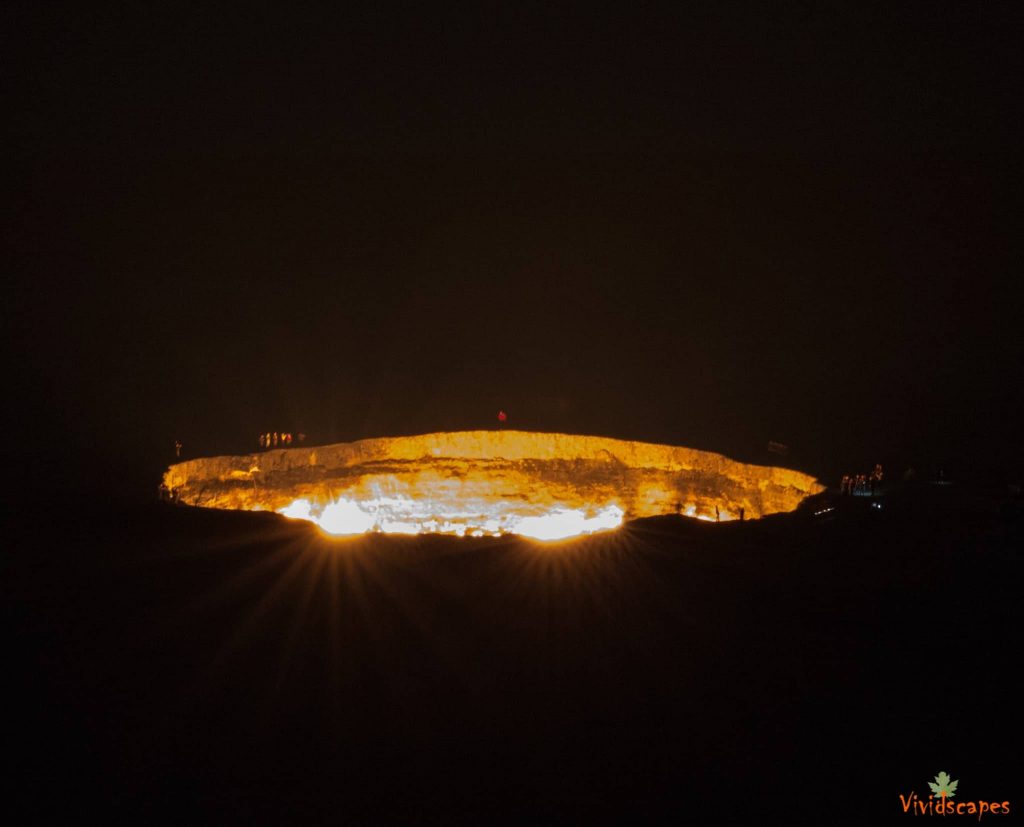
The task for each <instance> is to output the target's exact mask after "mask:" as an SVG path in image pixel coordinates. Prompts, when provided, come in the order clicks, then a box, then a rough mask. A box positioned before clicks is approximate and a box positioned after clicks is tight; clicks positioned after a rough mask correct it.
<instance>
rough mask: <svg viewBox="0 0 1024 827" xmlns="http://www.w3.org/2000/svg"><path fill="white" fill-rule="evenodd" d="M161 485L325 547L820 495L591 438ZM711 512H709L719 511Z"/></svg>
mask: <svg viewBox="0 0 1024 827" xmlns="http://www.w3.org/2000/svg"><path fill="white" fill-rule="evenodd" d="M164 483H165V484H166V485H167V487H168V488H170V489H171V490H173V491H175V492H176V493H177V496H178V498H179V499H180V501H181V502H183V503H186V504H188V505H196V506H202V507H204V508H226V509H242V510H248V511H276V512H278V513H283V514H285V515H286V516H290V517H297V518H301V519H308V520H312V521H314V522H317V523H318V524H320V525H321V527H322V528H323V529H324V530H325V531H328V532H329V533H333V534H358V533H364V532H366V531H384V532H394V533H403V534H417V533H426V532H439V533H447V534H458V535H460V536H461V535H464V534H470V535H474V536H481V535H485V534H487V535H499V534H523V535H527V536H533V537H538V538H541V539H555V538H558V537H566V536H572V535H576V534H582V533H590V532H592V531H598V530H602V529H608V528H614V527H615V526H617V525H619V524H620V523H621V522H622V520H624V519H626V520H628V519H635V518H638V517H653V516H657V515H659V514H674V513H677V512H681V513H683V514H686V515H688V516H691V517H698V518H701V519H708V520H715V519H716V518H717V519H720V520H723V521H724V520H735V519H738V518H739V515H740V509H743V510H744V513H745V516H746V517H747V518H748V519H754V518H757V517H762V516H764V515H766V514H773V513H777V512H782V511H792V510H793V509H794V508H796V507H797V505H799V503H800V501H801V500H803V499H804V498H805V497H807V496H810V495H812V494H817V493H818V492H820V491H822V490H824V489H823V486H822V485H821V484H820V483H818V481H817V480H815V479H814V478H813V477H811V476H808V475H807V474H803V473H801V472H799V471H792V470H790V469H788V468H775V467H769V466H762V465H746V464H744V463H740V462H734V461H733V460H730V459H728V458H726V457H724V456H722V455H721V454H714V453H710V452H707V451H697V450H694V449H692V448H677V447H673V446H670V445H654V444H651V443H646V442H628V441H625V440H619V439H607V438H605V437H595V436H572V435H568V434H544V433H531V432H526V431H461V432H453V433H438V434H424V435H422V436H411V437H392V438H383V439H363V440H359V441H358V442H351V443H338V444H335V445H321V446H316V447H308V448H307V447H302V448H286V449H280V450H273V451H266V452H261V453H257V454H249V455H246V456H238V457H209V458H205V459H194V460H190V461H188V462H182V463H179V464H177V465H172V466H171V467H170V468H169V469H168V470H167V472H166V474H165V475H164ZM716 508H717V512H716Z"/></svg>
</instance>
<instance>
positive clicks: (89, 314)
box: [3, 2, 1024, 495]
mask: <svg viewBox="0 0 1024 827" xmlns="http://www.w3.org/2000/svg"><path fill="white" fill-rule="evenodd" d="M40 5H42V6H44V7H43V8H37V6H40ZM153 5H155V4H143V6H142V7H141V8H140V7H139V6H138V5H137V4H125V5H123V6H108V7H106V9H105V10H103V11H99V10H97V9H96V8H88V7H85V6H81V5H79V6H76V7H74V8H64V9H61V8H60V7H58V6H57V5H50V4H21V5H18V4H11V5H8V6H6V7H5V12H4V26H3V29H4V31H5V41H6V42H5V43H4V49H3V53H4V55H5V57H4V61H3V62H4V77H5V92H6V94H5V99H6V100H7V107H6V109H7V114H8V115H10V116H12V117H11V120H10V125H9V127H8V138H9V144H10V147H9V149H8V150H7V151H6V152H5V156H6V158H7V161H8V165H7V166H8V169H7V172H6V174H5V181H6V190H7V194H6V197H5V199H4V204H5V207H6V220H5V221H4V227H5V229H4V246H5V248H6V252H5V256H4V259H5V269H6V270H7V271H8V272H7V277H6V278H5V282H6V284H7V286H6V287H5V289H4V294H5V295H4V302H3V337H4V362H5V364H4V371H5V379H6V381H5V385H6V388H7V392H5V394H4V396H5V403H4V404H5V408H6V409H7V413H8V421H9V425H8V428H7V433H8V435H9V438H8V439H6V440H4V443H5V444H4V449H3V450H4V454H5V456H4V460H5V462H13V461H21V460H23V459H25V458H26V457H27V456H29V455H31V456H34V457H35V458H36V460H37V463H36V464H37V465H38V467H39V468H43V469H46V470H45V472H43V473H49V472H50V470H52V469H53V468H54V467H55V466H58V467H60V469H61V473H62V478H66V479H68V480H69V481H70V482H71V483H72V484H80V483H83V482H84V483H86V484H89V485H97V484H100V485H107V484H108V483H109V482H110V481H111V480H118V479H121V480H124V483H123V486H122V491H121V493H124V489H125V488H126V487H129V486H132V485H139V486H142V485H146V486H149V485H150V484H151V483H152V484H155V479H156V477H155V474H156V473H157V472H158V471H159V470H160V468H161V467H162V466H163V465H164V464H166V462H168V461H169V460H170V458H171V454H172V452H171V451H170V448H169V446H170V445H172V444H173V441H174V440H175V438H180V439H181V440H182V441H183V442H184V443H185V445H186V452H187V453H188V454H190V455H196V454H210V453H229V452H236V451H241V450H248V449H250V448H254V447H255V444H256V436H257V434H258V433H259V432H260V431H262V430H268V429H279V430H285V429H287V430H293V431H299V430H302V431H305V432H306V433H307V434H309V435H310V437H311V438H312V439H313V440H315V441H318V442H320V441H324V442H326V441H336V440H351V439H358V438H362V437H371V436H380V435H390V434H400V433H417V432H424V431H430V430H455V429H465V428H477V427H491V426H493V425H495V424H496V421H495V413H496V411H497V410H498V409H499V408H504V409H505V410H507V411H508V412H509V414H510V419H511V422H510V424H512V425H514V426H518V427H523V428H529V429H541V430H558V431H565V432H575V433H595V434H602V435H606V436H614V437H621V438H637V439H645V440H651V441H662V442H670V443H674V444H683V445H689V446H692V447H697V448H705V449H711V450H718V451H722V452H725V453H728V454H730V455H732V456H734V457H736V458H738V459H743V460H748V461H755V462H767V461H769V460H770V456H771V455H768V454H766V453H765V444H766V443H767V441H768V440H777V441H782V442H785V443H787V444H789V445H790V446H791V455H790V458H789V462H790V463H791V464H792V465H795V466H797V467H800V468H802V469H804V470H808V471H811V472H812V473H816V474H819V475H822V476H823V477H824V478H826V479H827V480H828V481H830V482H831V481H833V480H832V477H833V476H834V475H835V474H837V473H839V472H842V471H844V470H854V469H858V470H859V469H866V468H869V467H870V466H871V465H872V464H873V463H874V462H875V461H877V460H881V461H883V462H886V463H889V466H890V468H893V469H896V468H897V467H899V468H900V469H901V468H903V467H906V466H907V465H908V464H914V465H916V466H917V467H919V468H922V469H927V468H934V467H938V466H946V467H949V468H951V469H954V470H955V471H956V472H957V473H962V474H970V473H991V472H996V473H1000V474H1004V473H1007V472H1008V473H1015V474H1017V475H1019V473H1020V471H1019V469H1020V467H1021V462H1022V458H1024V441H1022V439H1021V436H1020V421H1021V417H1020V406H1021V402H1022V401H1024V400H1022V397H1024V394H1022V391H1021V387H1020V385H1021V383H1020V367H1019V366H1020V364H1021V361H1022V355H1024V354H1022V352H1021V351H1022V347H1021V336H1020V329H1021V324H1020V323H1021V315H1022V314H1021V305H1020V302H1019V300H1018V299H1017V298H1016V296H1015V295H1014V291H1013V288H1014V284H1013V282H1014V281H1015V280H1016V279H1018V278H1019V274H1020V257H1019V250H1018V246H1017V241H1018V238H1019V229H1018V224H1019V216H1020V214H1021V212H1020V207H1021V199H1020V184H1021V178H1022V176H1021V163H1020V155H1019V144H1020V141H1019V137H1020V136H1019V121H1020V111H1019V108H1020V107H1019V95H1020V89H1021V79H1022V71H1021V70H1022V63H1021V58H1020V42H1021V41H1020V37H1019V35H1020V30H1021V27H1020V16H1021V14H1020V11H1019V6H1018V5H1017V4H1013V3H994V2H992V3H983V4H979V3H961V4H955V5H954V4H950V5H946V4H927V5H920V4H913V5H910V4H908V5H907V6H906V7H905V8H903V9H902V10H900V9H893V8H892V7H891V4H868V3H857V4H852V5H853V7H852V8H851V9H849V10H846V11H840V10H837V9H834V8H833V9H830V10H828V11H825V10H824V7H820V6H818V4H807V6H806V7H804V8H801V7H800V6H799V4H797V5H794V6H790V7H789V8H788V11H786V12H785V13H784V14H783V13H779V12H777V11H776V10H775V9H774V8H773V9H772V11H771V13H770V14H769V13H767V12H762V13H760V14H752V13H749V12H748V11H740V10H739V7H735V8H734V7H732V6H729V5H728V4H723V3H713V4H708V6H707V7H698V6H695V5H688V6H687V8H686V9H684V10H678V9H675V10H673V12H672V14H671V16H670V15H668V14H666V13H665V12H664V11H663V10H661V9H658V8H656V7H653V6H643V5H640V6H630V8H629V11H628V12H624V13H623V14H622V16H620V17H617V18H613V17H597V16H595V14H594V12H593V9H591V10H589V11H588V12H587V13H586V14H569V13H558V12H554V11H551V10H549V9H547V8H543V7H537V8H536V9H533V10H532V11H526V10H524V7H523V6H522V5H521V4H519V5H517V6H516V7H515V10H514V11H510V10H507V9H506V10H502V9H499V8H498V7H493V6H492V7H488V8H487V9H486V10H485V11H475V12H470V11H468V10H466V9H464V8H456V7H455V6H450V7H449V10H442V9H441V8H440V6H439V7H438V8H437V9H434V10H433V11H432V12H430V13H421V14H420V15H418V16H416V17H400V16H387V15H384V14H382V13H381V12H380V11H379V10H374V8H375V7H371V6H367V7H366V8H358V7H357V6H355V5H348V4H346V5H345V10H344V11H340V12H339V11H337V10H335V12H334V13H333V16H331V17H329V18H328V17H326V16H317V15H314V14H311V13H302V12H295V11H293V10H291V9H290V8H288V7H285V6H282V5H280V4H274V5H257V6H253V7H251V8H250V9H249V10H248V11H247V12H245V13H240V14H236V15H228V14H218V15H215V14H214V13H213V12H211V11H210V10H209V9H208V8H207V6H206V5H205V4H186V3H181V4H177V3H163V4H159V8H158V9H154V8H152V6H153ZM446 5H447V4H446ZM742 8H744V9H745V8H748V6H747V5H746V4H744V6H743V7H742ZM1015 230H1016V232H1015ZM101 454H102V459H99V460H98V459H97V456H98V455H101ZM86 468H89V469H90V470H89V471H88V472H84V471H83V469H86ZM146 493H147V495H148V493H149V489H148V488H147V489H146Z"/></svg>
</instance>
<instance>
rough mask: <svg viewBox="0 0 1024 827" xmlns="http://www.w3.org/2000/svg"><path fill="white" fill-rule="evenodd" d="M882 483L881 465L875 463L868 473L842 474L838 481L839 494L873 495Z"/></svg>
mask: <svg viewBox="0 0 1024 827" xmlns="http://www.w3.org/2000/svg"><path fill="white" fill-rule="evenodd" d="M881 484H882V466H881V465H876V466H875V470H874V471H872V472H871V473H870V474H843V478H842V480H841V481H840V482H839V493H840V494H851V495H852V494H855V495H857V496H859V497H873V496H875V491H876V489H878V488H880V487H881Z"/></svg>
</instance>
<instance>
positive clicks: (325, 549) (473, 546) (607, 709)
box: [3, 486, 1024, 825]
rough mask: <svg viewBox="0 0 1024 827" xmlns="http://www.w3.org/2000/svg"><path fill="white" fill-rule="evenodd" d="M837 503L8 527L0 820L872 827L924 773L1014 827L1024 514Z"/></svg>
mask: <svg viewBox="0 0 1024 827" xmlns="http://www.w3.org/2000/svg"><path fill="white" fill-rule="evenodd" d="M839 505H840V506H841V507H840V508H839V509H838V510H837V511H834V512H829V513H827V514H825V515H820V516H817V517H815V516H814V515H813V508H812V509H809V510H807V511H805V512H804V513H802V514H795V515H789V516H786V517H780V518H774V519H768V520H764V521H760V522H758V523H746V524H742V525H741V524H728V525H710V524H698V523H694V522H691V521H688V520H685V519H681V518H660V519H656V520H650V521H645V522H640V523H635V524H632V525H630V526H629V527H627V528H626V529H624V530H622V531H620V532H618V533H616V534H613V535H606V536H602V537H594V538H590V539H587V540H583V541H579V542H574V543H569V544H564V545H556V546H542V545H537V544H534V543H531V542H526V541H521V540H515V539H503V540H483V539H482V540H457V539H452V538H440V537H427V538H388V537H371V538H366V539H361V540H358V541H346V542H337V541H330V540H327V539H325V538H322V537H321V536H319V535H318V534H317V532H316V531H315V530H314V529H312V527H308V526H306V525H304V524H297V523H290V522H287V521H284V520H281V519H279V518H277V517H274V516H271V515H261V514H243V513H227V512H210V511H200V510H192V509H187V508H174V507H170V506H157V505H154V506H150V507H138V508H134V509H132V508H128V509H122V510H114V509H103V508H99V509H93V510H89V509H86V508H85V507H84V506H72V507H71V508H70V509H68V508H66V507H65V508H64V509H63V510H62V511H61V513H57V514H54V513H52V511H48V510H46V509H43V508H42V507H39V506H28V507H26V508H21V509H17V510H19V511H20V513H19V514H18V516H17V518H16V520H14V521H13V526H8V528H6V529H5V538H4V540H5V546H6V547H5V550H4V556H3V577H4V622H5V625H6V626H7V630H8V631H7V634H6V640H7V647H6V658H5V666H6V668H5V670H4V675H5V678H4V681H5V683H6V684H7V689H8V690H11V689H13V692H8V693H5V694H7V697H8V700H7V701H6V709H5V719H6V722H5V729H6V733H5V740H4V743H5V747H6V749H5V752H6V753H7V758H8V759H9V760H10V769H8V770H7V771H6V776H7V778H6V780H7V781H8V782H11V783H10V787H9V792H8V793H7V794H6V795H5V797H4V806H5V808H7V809H8V810H9V811H10V812H16V813H17V816H16V818H14V819H5V821H6V823H10V824H15V823H26V822H33V821H37V822H51V823H81V822H85V821H93V820H97V819H98V820H100V821H102V822H104V823H131V824H150V823H176V824H192V823H202V822H213V823H257V822H259V823H334V824H348V823H365V824H382V823H401V824H416V823H438V824H447V823H473V824H491V823H497V822H510V823H517V824H545V823H555V822H561V823H574V824H587V823H593V822H612V823H619V824H630V825H632V824H647V823H675V824H683V823H705V824H706V823H751V824H761V823H765V822H767V821H769V820H771V821H772V822H774V823H787V822H788V823H821V824H835V823H857V824H877V823H887V822H889V821H892V822H905V821H906V820H907V819H910V818H912V816H911V815H910V814H904V813H903V812H902V807H901V803H900V798H899V796H900V794H904V795H909V793H910V792H912V791H914V792H917V793H918V795H919V796H920V797H922V798H926V797H927V793H928V789H927V786H926V782H927V781H929V780H931V779H932V778H933V777H934V776H935V774H936V773H938V772H939V771H947V772H949V774H950V775H951V776H952V777H953V778H955V779H959V790H958V796H960V797H961V798H960V800H980V799H990V800H999V801H1002V800H1009V801H1010V802H1011V805H1012V806H1013V807H1014V808H1015V810H1014V815H1017V816H1019V814H1020V812H1022V811H1024V788H1022V786H1021V785H1020V783H1019V781H1018V777H1019V770H1020V758H1019V754H1020V752H1019V743H1020V735H1021V727H1020V723H1021V716H1020V712H1019V708H1020V698H1021V695H1022V692H1021V689H1022V686H1021V680H1020V679H1019V678H1018V677H1017V674H1016V669H1017V667H1018V666H1019V661H1020V653H1021V651H1022V648H1024V647H1022V626H1024V624H1022V622H1021V621H1022V609H1021V604H1020V584H1021V578H1020V574H1021V559H1020V551H1021V546H1022V538H1021V521H1020V518H1019V516H1016V515H1015V512H1013V511H1012V510H1006V509H1004V511H1003V512H1001V513H1000V512H999V511H998V509H997V508H996V507H995V504H994V503H992V502H991V501H988V500H987V499H986V498H985V497H983V496H977V495H975V497H974V499H973V500H972V499H971V497H970V496H968V495H967V494H966V493H965V492H960V491H958V490H957V489H956V487H955V486H945V487H943V488H937V487H928V486H922V487H921V488H919V489H915V490H906V491H904V492H902V493H900V494H898V495H895V496H891V497H889V498H888V500H887V501H886V503H885V508H883V509H881V510H879V509H872V508H870V507H868V504H867V503H866V502H865V501H856V502H854V501H850V500H846V501H842V502H840V503H839ZM57 816H59V817H60V818H61V821H60V822H56V821H54V819H55V818H56V817H57ZM1015 820H1016V818H1013V816H1011V818H1010V819H1006V818H1005V817H998V816H986V818H985V823H993V822H995V823H1006V822H1007V821H1015ZM954 821H959V819H954Z"/></svg>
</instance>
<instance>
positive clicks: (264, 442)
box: [260, 431, 306, 448]
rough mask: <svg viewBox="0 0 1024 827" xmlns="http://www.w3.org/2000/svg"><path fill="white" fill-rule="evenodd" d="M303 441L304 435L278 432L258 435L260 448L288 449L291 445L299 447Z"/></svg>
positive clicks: (304, 439)
mask: <svg viewBox="0 0 1024 827" xmlns="http://www.w3.org/2000/svg"><path fill="white" fill-rule="evenodd" d="M305 441H306V435H305V434H294V435H293V434H283V433H279V432H278V431H271V432H270V433H266V434H260V448H288V447H289V446H291V445H292V444H293V443H298V444H300V445H301V444H302V443H303V442H305Z"/></svg>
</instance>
